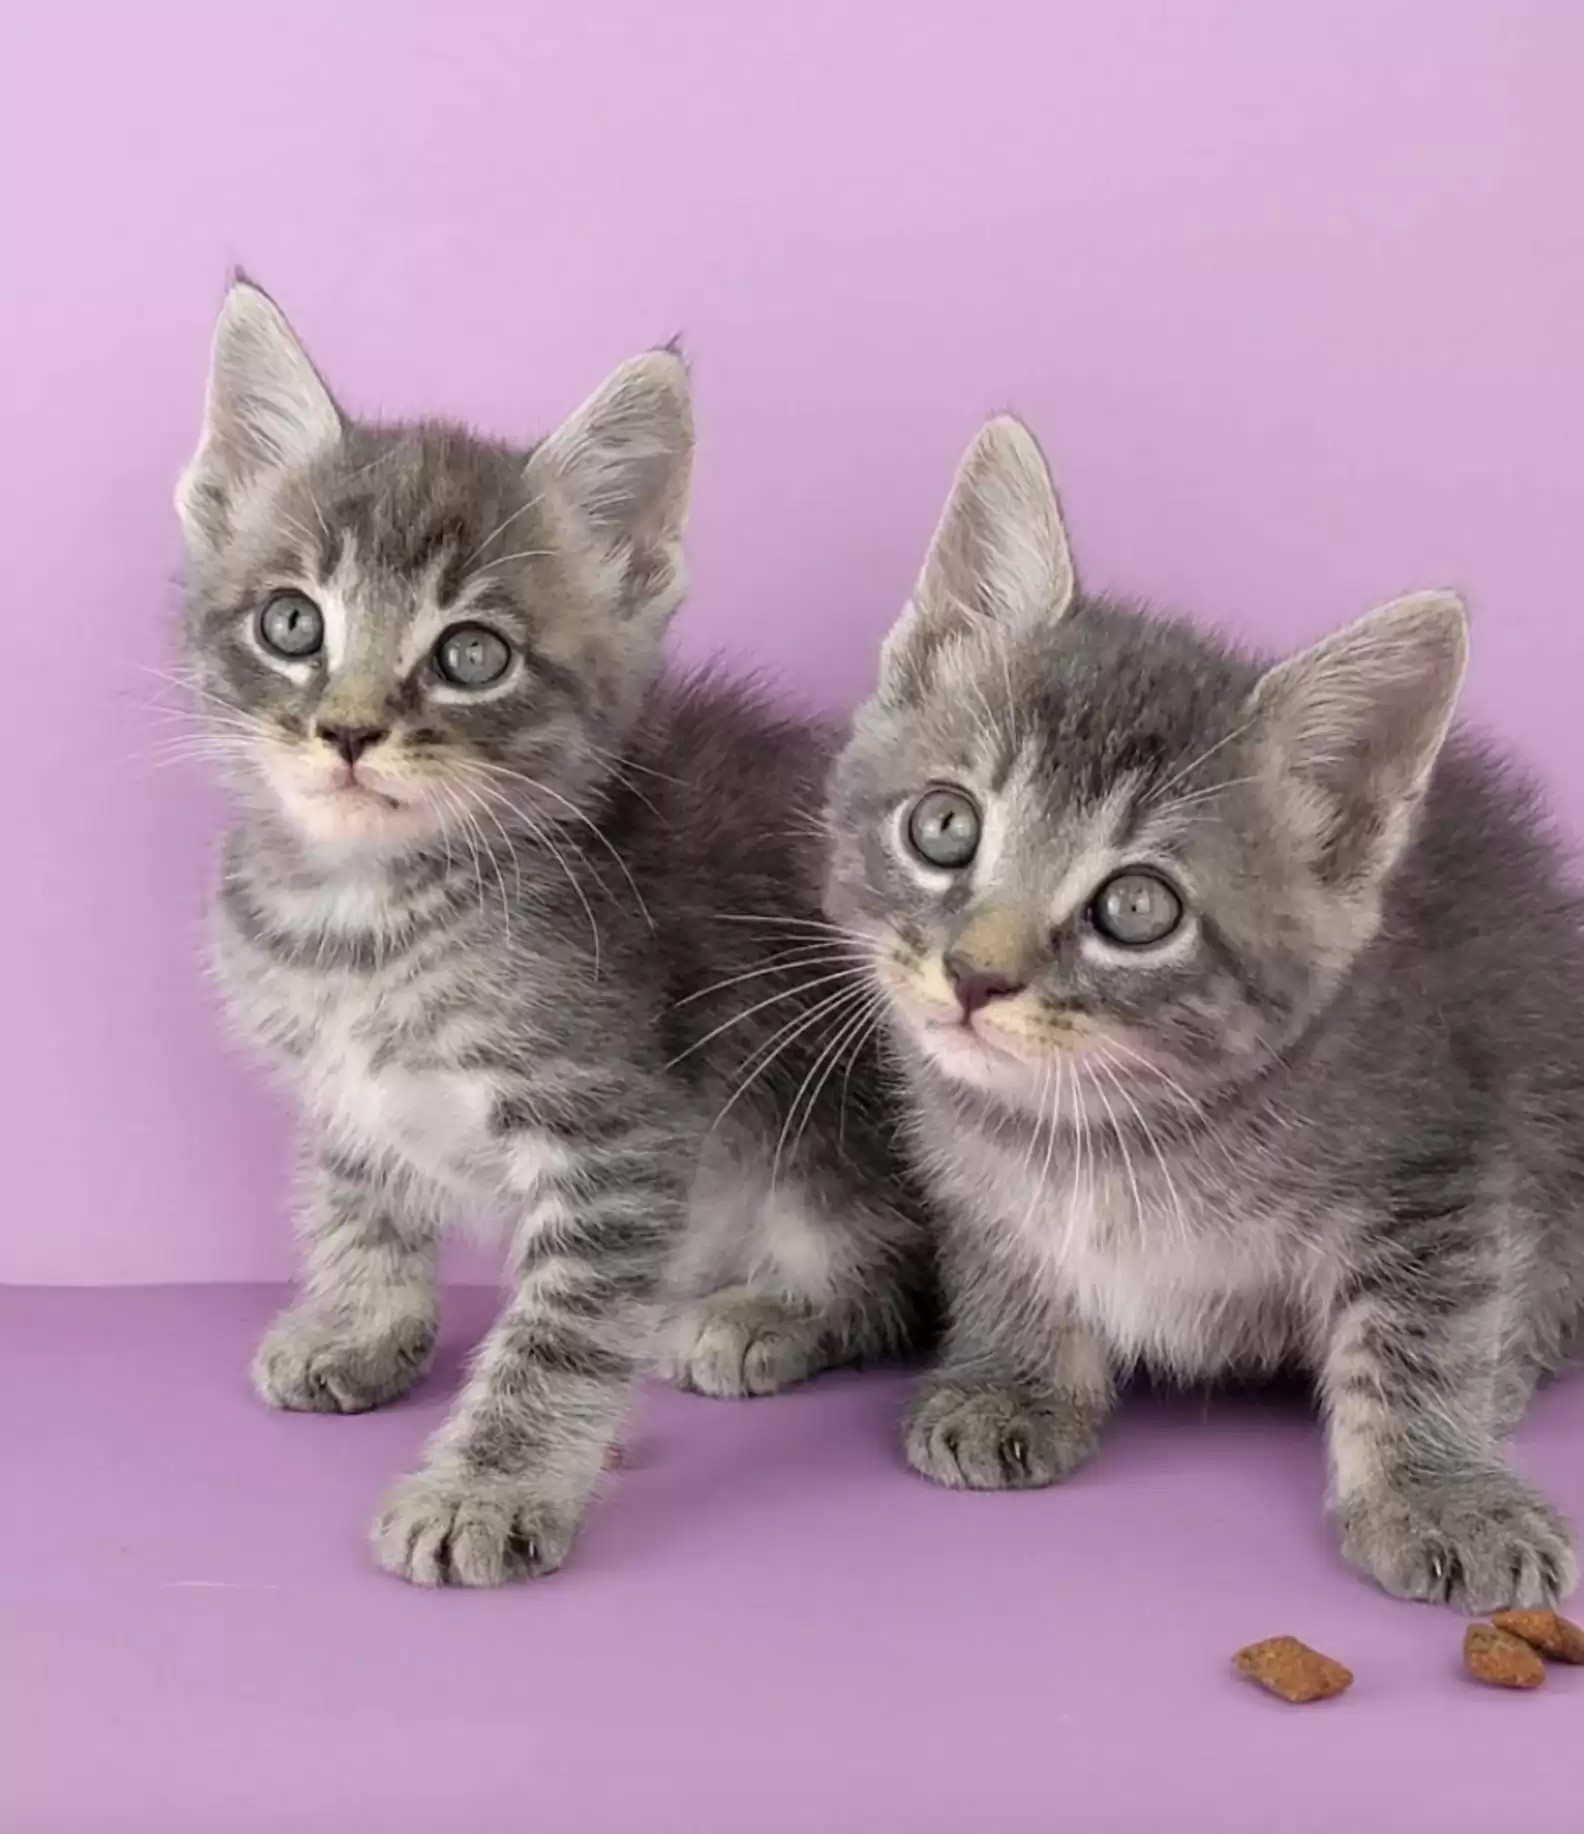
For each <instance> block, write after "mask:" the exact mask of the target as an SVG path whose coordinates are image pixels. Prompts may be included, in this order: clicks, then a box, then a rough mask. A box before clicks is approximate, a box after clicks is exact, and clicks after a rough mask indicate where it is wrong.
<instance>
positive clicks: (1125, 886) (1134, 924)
mask: <svg viewBox="0 0 1584 1834" xmlns="http://www.w3.org/2000/svg"><path fill="white" fill-rule="evenodd" d="M1181 920H1182V901H1181V899H1179V898H1178V896H1177V894H1176V892H1174V891H1173V890H1172V888H1171V887H1170V886H1169V885H1167V884H1166V882H1165V881H1164V880H1163V879H1157V878H1156V877H1155V876H1154V875H1153V874H1152V873H1144V872H1127V873H1121V874H1119V875H1118V876H1117V877H1116V878H1115V879H1113V880H1112V881H1111V883H1110V884H1109V885H1107V886H1106V887H1105V889H1104V890H1103V891H1102V892H1101V894H1100V897H1099V900H1098V902H1097V905H1096V909H1095V921H1096V925H1097V927H1098V928H1099V929H1100V930H1101V932H1102V933H1103V934H1104V935H1106V936H1109V937H1110V938H1111V939H1112V940H1113V941H1114V942H1122V943H1152V942H1160V941H1162V940H1163V939H1164V938H1165V937H1167V936H1169V935H1170V934H1171V933H1172V931H1173V930H1175V929H1176V928H1177V925H1178V924H1179V923H1180V922H1181Z"/></svg>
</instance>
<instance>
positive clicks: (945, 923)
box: [827, 420, 1584, 1611]
mask: <svg viewBox="0 0 1584 1834" xmlns="http://www.w3.org/2000/svg"><path fill="white" fill-rule="evenodd" d="M1464 647H1465V620H1464V614H1463V610H1462V607H1461V606H1460V605H1459V603H1458V602H1457V601H1456V600H1455V599H1453V598H1452V597H1451V596H1450V595H1447V594H1422V595H1419V596H1418V597H1415V598H1412V599H1406V600H1400V601H1397V602H1396V603H1394V604H1393V605H1390V606H1388V607H1386V608H1385V609H1384V610H1382V611H1381V612H1378V613H1376V614H1375V615H1374V616H1373V617H1371V618H1369V619H1366V620H1364V621H1363V622H1361V623H1360V624H1358V625H1355V626H1353V627H1351V628H1350V629H1349V630H1346V631H1344V632H1343V633H1341V634H1340V635H1339V636H1337V637H1334V638H1332V639H1330V640H1328V641H1327V642H1325V643H1322V644H1320V645H1318V646H1316V647H1315V648H1314V649H1312V650H1310V651H1307V652H1305V653H1304V654H1303V655H1301V656H1299V657H1297V658H1294V659H1293V660H1291V661H1289V662H1287V663H1283V664H1280V665H1278V666H1276V667H1274V668H1269V667H1267V666H1266V665H1264V664H1263V663H1261V662H1260V661H1258V660H1257V659H1254V658H1251V657H1249V656H1246V655H1243V654H1241V653H1239V652H1237V651H1235V650H1234V649H1232V648H1231V647H1229V646H1227V645H1225V644H1223V643H1220V642H1217V641H1215V640H1213V639H1211V638H1209V637H1207V636H1205V635H1203V634H1200V633H1197V632H1195V631H1193V630H1191V629H1190V628H1188V627H1187V626H1185V625H1184V624H1182V623H1179V622H1177V621H1175V620H1172V619H1168V618H1161V617H1155V616H1148V615H1145V614H1142V613H1140V612H1136V611H1133V610H1130V609H1128V608H1126V607H1123V606H1120V605H1117V604H1113V603H1109V602H1106V601H1103V600H1100V599H1097V598H1092V597H1088V596H1086V595H1084V594H1083V593H1082V592H1080V591H1079V589H1078V587H1077V584H1076V581H1075V578H1074V572H1073V567H1072V563H1071V559H1070V556H1069V552H1068V547H1067V540H1066V535H1065V532H1064V529H1063V526H1062V521H1061V516H1060V512H1059V509H1058V507H1057V502H1056V498H1055V494H1054V492H1053V490H1052V488H1051V484H1050V479H1049V476H1048V474H1047V471H1046V468H1045V464H1044V459H1043V456H1042V455H1041V453H1040V451H1039V448H1038V446H1037V445H1036V443H1035V442H1034V440H1033V438H1032V436H1031V435H1030V434H1029V433H1028V432H1027V431H1026V430H1025V429H1023V428H1022V427H1021V426H1020V425H1018V424H1017V423H1016V422H1012V421H1009V420H1002V421H997V422H992V423H991V424H990V426H989V427H987V428H986V430H985V432H984V433H983V434H982V435H981V437H980V439H979V440H978V441H977V442H976V443H975V445H974V447H973V448H972V449H971V451H970V453H969V455H968V457H967V459H966V460H965V461H964V464H963V467H962V470H961V472H960V473H959V477H958V482H957V485H956V488H955V490H954V492H953V494H952V497H951V500H950V502H949V504H948V507H947V510H946V513H945V516H944V519H943V521H942V524H941V527H940V530H939V532H938V534H937V537H936V540H935V544H934V547H933V549H932V551H931V554H930V556H929V559H928V561H927V563H926V565H925V569H924V572H923V575H922V577H921V580H920V582H919V586H918V589H917V591H916V593H915V596H914V598H913V600H912V602H911V603H910V605H909V607H908V610H907V611H906V613H905V614H904V617H903V619H902V621H901V622H900V623H899V625H898V626H897V628H896V630H895V631H894V632H893V634H892V636H891V638H890V640H889V642H888V644H887V647H886V652H885V658H884V662H883V667H882V678H881V683H880V688H879V692H878V694H877V695H876V697H875V698H874V700H872V701H871V702H870V703H869V704H868V705H867V706H866V707H865V708H864V709H863V710H862V712H861V713H860V715H859V717H858V720H857V724H856V731H855V735H854V737H853V739H852V741H851V744H850V745H849V747H848V748H847V750H846V752H845V754H844V756H843V758H842V760H841V762H840V764H839V766H838V769H837V771H836V773H835V777H834V782H833V789H832V801H831V816H830V820H831V825H832V833H833V864H832V870H831V876H830V881H829V886H828V892H827V909H828V911H829V912H830V914H831V915H832V917H833V919H834V920H836V921H838V922H840V923H842V924H843V925H844V926H848V927H852V928H856V929H859V930H861V931H863V932H864V933H866V934H868V935H870V936H871V937H872V938H873V940H874V944H875V947H876V949H877V951H878V952H879V955H880V967H879V970H878V985H879V986H881V987H882V988H883V989H884V990H885V992H886V994H887V998H888V1006H889V1012H890V1022H891V1026H892V1030H893V1033H894V1036H895V1039H896V1041H897V1044H898V1046H899V1048H900V1050H901V1051H902V1053H903V1055H904V1058H905V1061H906V1065H907V1073H908V1077H909V1081H910V1085H911V1091H912V1099H911V1106H912V1124H911V1131H912V1138H913V1142H914V1150H915V1154H916V1158H917V1161H918V1164H919V1166H920V1168H921V1170H922V1171H923V1173H924V1175H925V1176H926V1177H927V1179H928V1181H929V1184H930V1186H931V1188H932V1190H933V1192H934V1195H935V1197H936V1199H937V1200H938V1202H939V1204H940V1206H941V1209H942V1212H943V1226H944V1230H945V1242H944V1248H943V1259H944V1263H945V1280H946V1287H947V1301H948V1311H949V1323H948V1327H947V1338H946V1343H945V1347H944V1352H943V1355H942V1358H941V1361H940V1364H939V1367H938V1368H937V1369H936V1370H935V1372H934V1373H933V1374H932V1375H931V1376H930V1377H929V1379H928V1380H927V1382H926V1383H925V1385H924V1388H923V1390H922V1392H921V1393H920V1394H919V1396H918V1398H917V1400H916V1401H915V1403H914V1405H913V1407H912V1409H911V1412H910V1414H909V1418H908V1423H907V1428H906V1448H907V1454H908V1457H909V1458H910V1460H911V1461H912V1463H913V1464H914V1465H915V1466H916V1467H917V1469H918V1470H920V1471H921V1472H923V1473H924V1474H925V1475H926V1476H928V1477H931V1478H934V1479H936V1480H937V1481H939V1482H942V1483H946V1484H952V1485H964V1486H970V1487H980V1488H992V1489H994V1488H1003V1487H1017V1486H1024V1485H1032V1484H1045V1483H1051V1482H1054V1481H1056V1480H1059V1479H1060V1478H1062V1477H1064V1476H1066V1475H1067V1473H1068V1472H1070V1471H1071V1470H1072V1469H1073V1468H1074V1467H1075V1466H1076V1465H1078V1464H1079V1463H1080V1462H1081V1461H1082V1460H1084V1459H1086V1458H1087V1457H1088V1456H1089V1455H1090V1453H1091V1451H1092V1450H1093V1448H1094V1446H1095V1443H1096V1438H1097V1434H1098V1432H1099V1429H1100V1425H1101V1422H1102V1420H1103V1419H1104V1417H1105V1414H1106V1412H1107V1410H1108V1408H1109V1407H1110V1405H1111V1400H1112V1395H1113V1391H1114V1385H1115V1382H1116V1380H1117V1378H1118V1376H1119V1375H1121V1374H1124V1373H1125V1372H1126V1371H1128V1370H1129V1369H1132V1368H1134V1367H1136V1366H1144V1367H1146V1368H1148V1369H1151V1370H1153V1371H1156V1372H1159V1373H1164V1374H1167V1375H1171V1376H1177V1377H1181V1378H1188V1379H1203V1378H1211V1377H1216V1376H1221V1375H1227V1374H1232V1373H1237V1372H1246V1373H1248V1372H1251V1373H1255V1374H1258V1373H1262V1372H1263V1373H1269V1372H1273V1371H1276V1370H1278V1369H1281V1368H1283V1367H1284V1366H1293V1367H1296V1368H1297V1369H1300V1370H1302V1371H1304V1372H1306V1373H1307V1375H1308V1376H1309V1377H1310V1378H1312V1380H1313V1381H1314V1383H1315V1385H1316V1387H1317V1389H1318V1391H1319V1395H1320V1398H1321V1401H1322V1403H1323V1406H1324V1411H1325V1416H1326V1423H1327V1434H1328V1442H1329V1452H1330V1472H1331V1506H1332V1509H1333V1512H1334V1514H1335V1517H1336V1520H1337V1523H1338V1527H1339V1531H1340V1536H1341V1541H1342V1546H1343V1550H1344V1552H1345V1553H1346V1554H1347V1556H1348V1557H1349V1558H1350V1559H1351V1560H1353V1561H1354V1562H1355V1563H1356V1564H1357V1565H1359V1566H1360V1567H1362V1568H1363V1569H1364V1570H1365V1571H1366V1572H1367V1573H1369V1574H1371V1575H1373V1577H1374V1578H1375V1579H1377V1580H1378V1581H1379V1582H1380V1583H1381V1584H1382V1585H1383V1586H1385V1587H1386V1588H1387V1589H1389V1590H1390V1591H1392V1592H1395V1593H1399V1594H1402V1595H1404V1596H1407V1597H1412V1598H1423V1599H1440V1600H1447V1601H1450V1602H1451V1603H1453V1604H1455V1605H1457V1606H1460V1607H1463V1608H1465V1609H1468V1610H1474V1611H1485V1610H1489V1609H1491V1608H1494V1607H1498V1606H1506V1605H1541V1604H1549V1603H1551V1602H1553V1601H1554V1600H1555V1599H1557V1598H1558V1597H1560V1596H1561V1595H1562V1594H1564V1593H1566V1592H1567V1591H1568V1590H1569V1589H1570V1588H1571V1587H1572V1585H1573V1583H1574V1580H1575V1574H1576V1565H1575V1559H1574V1553H1573V1547H1572V1539H1571V1535H1570V1533H1569V1531H1568V1528H1567V1526H1566V1524H1565V1523H1564V1522H1563V1521H1562V1520H1561V1519H1560V1518H1559V1516H1558V1515H1557V1514H1556V1512H1555V1511H1554V1510H1553V1509H1552V1508H1551V1507H1550V1506H1549V1505H1548V1504H1547V1503H1546V1502H1545V1501H1544V1500H1543V1499H1542V1498H1541V1497H1540V1496H1538V1495H1537V1494H1536V1493H1535V1492H1534V1491H1533V1490H1532V1489H1531V1488H1530V1487H1529V1486H1528V1485H1527V1484H1526V1483H1525V1482H1524V1481H1523V1480H1522V1479H1520V1478H1519V1477H1518V1476H1516V1475H1515V1474H1514V1473H1513V1471H1512V1470H1511V1468H1510V1467H1509V1464H1508V1462H1507V1458H1506V1454H1505V1450H1504V1441H1505V1437H1506V1434H1507V1432H1508V1430H1509V1428H1510V1427H1511V1426H1512V1424H1513V1422H1514V1421H1515V1420H1516V1419H1517V1417H1518V1416H1519V1414H1520V1413H1521V1411H1522V1409H1523V1407H1524V1405H1525V1403H1526V1401H1527V1399H1528V1396H1529V1393H1530V1391H1531V1388H1532V1386H1533V1384H1534V1383H1535V1381H1536V1379H1537V1378H1538V1377H1540V1376H1542V1375H1544V1374H1546V1373H1547V1372H1550V1371H1554V1370H1556V1369H1557V1368H1558V1367H1559V1366H1560V1365H1561V1364H1562V1363H1563V1361H1564V1359H1565V1358H1566V1357H1567V1356H1568V1354H1569V1353H1570V1351H1571V1350H1572V1349H1574V1348H1575V1347H1576V1346H1577V1343H1578V1339H1579V1332H1580V1321H1581V1314H1584V1024H1581V1020H1584V941H1581V924H1580V906H1579V901H1578V898H1577V896H1576V894H1575V892H1574V891H1573V890H1572V889H1570V888H1569V886H1568V884H1567V882H1566V879H1565V876H1564V871H1563V868H1562V864H1561V860H1560V857H1559V853H1558V849H1557V847H1556V845H1555V843H1554V841H1553V840H1552V839H1551V838H1550V837H1549V834H1548V831H1547V828H1546V825H1545V822H1544V820H1543V817H1542V816H1541V815H1540V813H1539V811H1538V810H1537V808H1536V806H1535V803H1534V800H1533V798H1532V796H1531V795H1530V794H1529V792H1528V791H1527V790H1526V789H1525V788H1524V787H1523V786H1522V785H1521V784H1520V783H1519V782H1518V780H1517V779H1516V778H1515V777H1514V775H1513V773H1512V772H1511V770H1510V769H1509V768H1507V767H1505V766H1504V765H1502V764H1501V763H1500V762H1499V761H1496V760H1494V759H1493V758H1492V757H1491V756H1489V755H1488V754H1487V753H1486V752H1485V751H1484V750H1482V749H1481V748H1480V747H1479V746H1478V745H1476V744H1475V743H1474V742H1473V741H1471V740H1469V739H1468V738H1466V737H1465V736H1463V735H1461V734H1459V733H1456V732H1454V733H1452V734H1451V736H1450V737H1449V736H1448V723H1449V721H1450V719H1451V717H1452V711H1453V705H1454V701H1455V697H1456V694H1457V691H1458V685H1459V681H1460V679H1461V675H1462V671H1463V661H1464ZM933 782H944V783H947V784H953V785H960V786H962V787H964V788H966V789H967V790H968V791H970V792H971V793H972V795H973V796H974V797H975V798H976V799H977V802H978V804H979V807H980V810H981V811H982V815H983V820H984V836H983V840H982V842H981V847H980V851H979V854H978V855H977V856H976V858H975V859H974V861H973V862H972V863H971V864H970V865H969V866H968V867H966V868H964V869H963V870H960V871H957V872H942V871H939V870H932V869H929V868H927V867H925V866H924V865H923V864H922V863H921V862H920V861H919V860H918V859H917V858H916V857H915V856H914V855H913V854H912V853H911V852H910V849H909V846H908V843H907V840H906V831H905V813H906V811H907V809H908V807H909V806H910V804H911V803H912V802H913V800H914V799H915V798H916V797H917V796H918V795H919V793H920V792H921V791H922V790H923V789H924V788H925V787H926V786H927V785H929V784H931V783H933ZM1139 863H1142V864H1144V865H1146V866H1148V867H1150V868H1152V869H1154V870H1155V871H1157V872H1159V873H1163V874H1164V875H1165V876H1166V878H1167V879H1168V880H1169V881H1170V882H1172V883H1174V884H1175V886H1176V887H1177V888H1178V889H1179V890H1180V892H1181V894H1182V897H1183V899H1184V902H1185V905H1186V912H1187V915H1186V919H1185V921H1184V923H1183V925H1182V926H1181V927H1180V928H1179V929H1178V930H1177V931H1176V932H1174V933H1173V934H1172V935H1171V936H1169V937H1168V938H1167V939H1166V940H1164V941H1162V942H1160V943H1159V944H1158V946H1154V947H1149V948H1136V949H1131V950H1129V949H1124V948H1120V947H1117V946H1114V945H1109V944H1107V943H1106V941H1105V938H1104V936H1103V935H1102V934H1101V933H1100V932H1099V930H1098V929H1097V927H1096V923H1095V919H1094V916H1093V910H1094V904H1093V901H1094V899H1095V896H1096V893H1097V892H1098V890H1099V889H1100V887H1101V885H1102V884H1103V882H1104V881H1105V880H1106V879H1107V878H1108V876H1109V875H1110V874H1111V873H1113V872H1115V871H1116V870H1117V869H1118V868H1120V867H1123V866H1127V865H1134V864H1139ZM948 957H950V958H951V959H952V961H953V964H954V968H955V971H956V972H957V973H958V974H959V976H960V975H961V972H962V970H963V964H964V963H965V962H966V964H967V966H968V968H969V969H971V970H972V971H973V972H975V973H978V974H980V975H981V976H985V975H988V976H991V977H993V978H992V980H991V981H989V982H986V981H983V980H981V982H980V985H981V986H994V987H995V988H996V989H998V990H999V991H998V992H997V993H995V994H993V995H992V996H991V997H990V998H989V999H988V1000H987V1001H986V1003H985V1004H983V1005H982V1006H981V1007H980V1009H979V1011H978V1014H977V1016H976V1018H975V1020H974V1024H973V1027H971V1028H970V1027H968V1026H967V1025H966V1024H965V1023H964V1022H963V1019H962V1014H961V1012H960V1010H959V1006H958V1003H957V1002H956V1000H955V999H954V998H953V995H952V991H951V989H950V987H949V985H948V980H947V973H946V967H945V963H946V959H947V958H948ZM1019 990H1021V991H1019ZM1164 1532H1165V1530H1164V1529H1163V1533H1164Z"/></svg>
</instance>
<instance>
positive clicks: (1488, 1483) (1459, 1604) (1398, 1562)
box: [1336, 1470, 1578, 1615]
mask: <svg viewBox="0 0 1584 1834" xmlns="http://www.w3.org/2000/svg"><path fill="white" fill-rule="evenodd" d="M1336 1515H1337V1526H1338V1528H1339V1529H1340V1531H1341V1537H1342V1552H1343V1554H1344V1555H1345V1556H1346V1558H1347V1559H1348V1560H1350V1561H1352V1563H1353V1564H1354V1565H1355V1566H1357V1567H1361V1568H1362V1569H1363V1570H1364V1571H1365V1572H1366V1573H1368V1574H1369V1575H1370V1576H1371V1577H1372V1578H1373V1579H1375V1580H1376V1581H1378V1582H1379V1584H1380V1585H1382V1586H1384V1587H1385V1589H1386V1590H1387V1591H1388V1592H1392V1593H1395V1594H1396V1595H1397V1597H1399V1598H1415V1599H1425V1600H1429V1601H1430V1602H1432V1603H1435V1604H1447V1605H1451V1606H1453V1607H1454V1608H1455V1609H1457V1610H1459V1611H1466V1612H1469V1613H1471V1614H1474V1615H1483V1614H1485V1613H1486V1612H1491V1611H1502V1610H1506V1609H1509V1608H1512V1607H1517V1608H1527V1609H1539V1608H1544V1607H1549V1606H1553V1605H1555V1604H1557V1603H1558V1601H1559V1600H1561V1599H1563V1598H1565V1597H1566V1596H1567V1594H1568V1593H1569V1592H1571V1591H1572V1590H1573V1587H1574V1586H1575V1584H1576V1583H1577V1581H1578V1562H1577V1559H1576V1558H1575V1556H1574V1552H1573V1542H1572V1536H1571V1535H1570V1533H1569V1532H1568V1527H1567V1524H1566V1523H1565V1522H1564V1521H1563V1520H1562V1518H1561V1516H1559V1515H1558V1514H1557V1512H1556V1511H1555V1510H1554V1509H1552V1508H1551V1506H1550V1505H1549V1504H1548V1503H1546V1502H1545V1501H1543V1500H1542V1499H1541V1498H1540V1497H1538V1496H1536V1495H1535V1493H1534V1492H1533V1491H1532V1490H1530V1489H1529V1488H1528V1486H1527V1485H1525V1484H1523V1483H1522V1482H1520V1481H1519V1479H1518V1478H1516V1477H1514V1476H1513V1475H1512V1473H1511V1472H1508V1471H1502V1470H1492V1471H1485V1472H1474V1473H1470V1474H1467V1475H1461V1476H1455V1477H1448V1478H1445V1479H1441V1480H1437V1481H1433V1482H1432V1481H1426V1480H1422V1479H1421V1480H1415V1481H1405V1482H1401V1483H1395V1484H1392V1483H1387V1484H1382V1485H1380V1486H1379V1487H1378V1488H1377V1489H1374V1490H1371V1491H1368V1492H1365V1493H1364V1494H1362V1495H1360V1496H1358V1497H1354V1498H1350V1499H1349V1500H1348V1501H1347V1502H1345V1503H1343V1504H1342V1505H1340V1506H1339V1508H1338V1509H1337V1512H1336Z"/></svg>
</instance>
